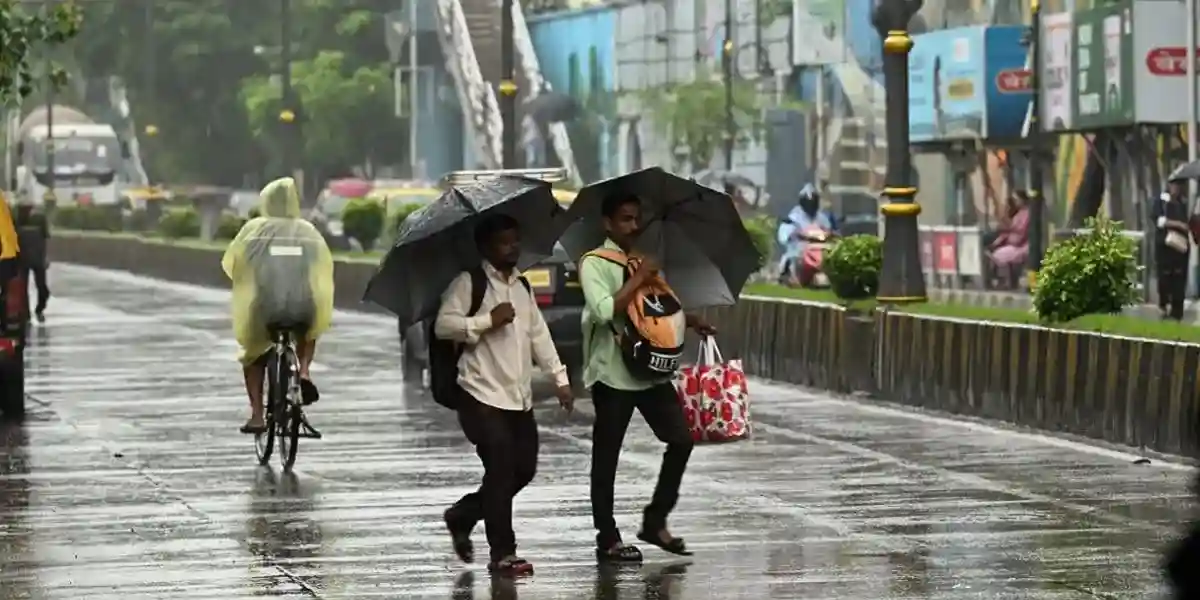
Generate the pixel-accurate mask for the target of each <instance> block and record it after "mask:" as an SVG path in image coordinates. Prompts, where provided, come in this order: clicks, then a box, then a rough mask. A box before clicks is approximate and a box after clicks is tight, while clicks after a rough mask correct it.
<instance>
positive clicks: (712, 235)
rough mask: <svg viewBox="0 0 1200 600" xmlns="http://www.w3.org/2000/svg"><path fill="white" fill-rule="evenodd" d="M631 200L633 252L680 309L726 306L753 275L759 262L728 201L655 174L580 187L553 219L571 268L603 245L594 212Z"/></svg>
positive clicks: (655, 170) (691, 184) (660, 172)
mask: <svg viewBox="0 0 1200 600" xmlns="http://www.w3.org/2000/svg"><path fill="white" fill-rule="evenodd" d="M610 196H635V197H637V198H638V199H639V200H640V201H641V205H642V223H643V229H642V234H641V236H639V238H638V242H637V247H636V248H635V250H636V251H638V252H643V253H645V254H648V255H651V256H654V257H656V258H657V259H658V260H659V262H660V264H661V265H662V269H663V274H664V275H665V276H666V278H667V281H668V282H670V284H671V287H672V288H674V290H675V293H676V294H678V295H679V299H680V301H681V302H682V303H683V305H684V306H685V307H687V308H688V309H696V308H703V307H706V306H728V305H731V304H733V303H735V302H737V298H738V295H739V294H740V293H741V291H742V287H743V286H745V285H746V280H747V279H749V278H750V275H751V274H753V273H754V272H755V271H757V270H758V268H759V261H760V256H759V253H758V250H757V249H756V248H755V247H754V242H753V241H751V239H750V234H748V233H747V232H746V228H745V227H744V226H743V225H742V220H741V218H740V217H739V216H738V212H737V208H735V207H734V204H733V200H732V199H730V197H729V196H728V195H726V194H724V193H722V192H718V191H716V190H713V189H710V188H707V187H705V186H703V185H700V184H699V183H697V182H695V181H690V180H687V179H683V178H682V177H678V176H676V175H672V174H670V173H667V172H666V171H663V170H662V169H660V168H658V167H651V168H649V169H643V170H641V171H635V172H633V173H630V174H628V175H622V176H621V177H615V178H613V179H608V180H605V181H601V182H599V183H594V184H592V185H589V186H585V187H584V188H583V189H582V190H580V191H579V196H577V197H576V198H575V202H574V203H573V204H572V205H571V208H570V210H568V211H567V212H566V214H564V215H563V216H562V217H561V220H562V221H565V222H566V224H567V225H568V226H569V227H568V228H567V229H566V233H565V234H564V235H563V238H562V245H563V247H564V248H566V250H567V252H568V253H569V254H570V255H571V258H573V259H574V260H575V261H576V262H578V261H579V259H580V258H581V257H582V256H583V254H585V253H587V252H589V251H591V250H593V249H595V248H596V247H598V246H600V245H601V244H602V243H604V238H605V233H604V222H603V216H602V214H601V205H602V203H603V202H604V199H605V198H608V197H610Z"/></svg>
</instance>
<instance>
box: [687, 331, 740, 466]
mask: <svg viewBox="0 0 1200 600" xmlns="http://www.w3.org/2000/svg"><path fill="white" fill-rule="evenodd" d="M675 395H676V396H677V397H678V398H679V406H680V407H681V408H683V416H684V419H686V420H687V424H688V428H689V429H690V430H691V432H692V440H693V441H695V442H696V443H710V444H716V443H722V442H736V441H738V440H744V439H746V438H748V437H750V393H749V392H748V391H747V389H746V373H745V371H743V370H742V361H741V359H732V360H724V359H723V358H722V357H721V351H720V350H719V349H718V348H717V341H716V339H715V338H713V337H711V336H709V337H705V338H704V339H703V340H701V342H700V356H699V358H698V359H697V360H696V364H694V365H690V366H686V367H683V368H682V369H680V370H679V372H678V373H677V374H676V375H675Z"/></svg>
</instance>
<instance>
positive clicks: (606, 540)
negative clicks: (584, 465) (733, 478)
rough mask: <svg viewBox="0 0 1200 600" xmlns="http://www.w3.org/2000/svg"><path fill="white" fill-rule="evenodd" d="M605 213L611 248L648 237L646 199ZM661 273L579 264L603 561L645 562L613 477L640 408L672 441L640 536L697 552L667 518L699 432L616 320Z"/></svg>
mask: <svg viewBox="0 0 1200 600" xmlns="http://www.w3.org/2000/svg"><path fill="white" fill-rule="evenodd" d="M602 212H603V216H604V229H605V233H606V234H607V237H608V239H607V240H605V242H604V245H603V248H605V249H608V250H615V251H618V252H622V253H629V251H630V249H631V248H632V246H633V243H634V242H635V241H636V240H637V237H638V234H639V233H640V232H641V202H640V201H639V200H638V198H637V197H634V196H625V197H610V198H606V199H605V200H604V203H603V206H602ZM657 272H658V265H657V264H656V263H655V262H654V261H653V260H652V259H650V258H649V257H644V258H643V260H642V263H641V267H640V268H639V269H638V270H637V271H636V272H634V273H633V274H632V275H630V277H629V279H628V280H626V278H625V269H624V268H623V267H621V265H618V264H615V263H613V262H610V261H607V260H604V259H603V258H599V257H585V258H584V259H583V260H582V261H581V262H580V266H579V277H580V282H581V284H582V286H583V295H584V299H585V306H584V311H583V347H584V365H585V366H584V372H583V380H584V385H585V386H586V387H588V388H590V389H591V390H592V402H593V404H594V405H595V408H596V422H595V425H594V429H593V432H592V473H591V495H592V521H593V523H594V525H595V527H596V530H597V534H596V557H597V558H598V559H599V560H601V561H621V562H638V561H641V560H642V553H641V551H640V550H638V548H637V547H636V546H632V545H626V544H624V543H622V541H621V533H620V531H619V530H618V529H617V524H616V521H615V520H614V518H613V480H614V479H615V477H616V473H617V460H618V458H619V457H620V454H621V444H622V442H623V441H624V439H625V430H626V429H628V427H629V421H630V419H631V418H632V417H633V411H634V409H637V410H638V411H639V412H641V413H642V417H643V418H644V419H646V424H647V425H649V426H650V428H651V429H652V430H653V431H654V435H655V436H656V437H658V439H660V440H662V441H663V442H665V443H666V444H667V450H666V452H665V453H664V454H663V462H662V467H661V468H660V470H659V474H658V483H657V485H655V488H654V497H653V498H652V499H651V501H650V504H649V505H647V506H646V509H645V511H644V513H643V517H642V529H641V531H640V532H639V533H638V539H640V540H642V541H644V542H646V543H648V544H652V545H654V546H657V547H659V548H662V549H663V550H666V551H667V552H671V553H674V554H679V555H690V554H691V553H690V552H688V550H687V548H686V546H685V545H684V543H683V539H682V538H677V537H674V536H672V535H671V533H670V531H669V530H668V529H667V516H668V515H669V514H670V512H671V510H672V509H673V508H675V503H676V502H677V501H678V499H679V484H680V482H681V481H682V479H683V473H684V471H685V470H686V469H687V463H688V458H689V457H690V456H691V453H692V436H691V432H690V431H689V430H688V425H687V423H686V422H685V420H684V417H683V411H682V409H681V408H680V406H679V402H678V400H677V399H676V395H675V388H674V386H673V385H672V384H671V381H670V379H661V380H645V379H639V378H637V377H635V376H634V375H633V374H632V373H630V371H629V368H628V367H626V365H625V362H624V358H623V357H622V356H621V349H620V347H619V346H618V344H617V341H616V339H615V337H614V335H613V333H612V328H611V324H612V322H613V319H614V318H616V319H622V318H625V317H624V316H623V315H625V314H626V310H627V309H628V306H629V304H630V302H631V301H632V300H633V298H634V296H635V294H636V293H637V291H638V289H639V288H640V287H642V286H643V285H645V284H646V283H647V281H648V280H649V278H651V277H652V276H654V275H655V274H657ZM687 324H688V327H690V328H692V329H695V330H697V331H698V332H700V333H702V334H706V335H707V334H711V333H713V328H712V327H711V326H709V325H708V324H707V323H705V322H704V321H703V320H701V319H700V318H698V317H696V316H693V315H688V316H687Z"/></svg>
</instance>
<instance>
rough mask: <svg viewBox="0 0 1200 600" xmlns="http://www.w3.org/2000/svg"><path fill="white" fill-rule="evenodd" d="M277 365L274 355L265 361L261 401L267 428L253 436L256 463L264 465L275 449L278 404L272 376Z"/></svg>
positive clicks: (269, 459) (274, 379) (269, 460)
mask: <svg viewBox="0 0 1200 600" xmlns="http://www.w3.org/2000/svg"><path fill="white" fill-rule="evenodd" d="M278 365H279V361H278V360H276V359H275V357H272V358H270V359H269V360H268V361H267V377H266V381H265V382H264V386H265V387H266V391H265V392H264V394H263V402H265V403H266V418H265V422H266V425H267V428H266V430H265V431H263V432H262V433H259V434H256V435H255V436H254V450H255V452H256V453H257V454H258V464H259V465H261V466H264V467H265V466H267V464H268V463H270V462H271V455H272V454H273V453H274V451H275V432H276V430H275V415H276V414H277V412H278V411H276V409H275V407H276V404H278V403H277V401H276V395H277V393H276V389H277V388H278V387H279V386H277V385H276V384H275V381H276V378H275V377H274V373H275V370H276V369H277V368H278Z"/></svg>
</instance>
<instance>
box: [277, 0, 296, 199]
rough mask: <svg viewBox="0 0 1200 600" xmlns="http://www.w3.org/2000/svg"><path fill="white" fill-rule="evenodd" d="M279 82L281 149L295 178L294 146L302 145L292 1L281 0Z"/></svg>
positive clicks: (286, 164)
mask: <svg viewBox="0 0 1200 600" xmlns="http://www.w3.org/2000/svg"><path fill="white" fill-rule="evenodd" d="M279 65H280V66H279V69H280V73H279V81H280V87H281V88H282V90H281V92H280V96H281V97H282V99H283V102H282V104H283V108H282V110H280V111H279V121H280V122H281V124H282V126H283V129H284V130H285V132H286V134H285V135H284V136H283V144H282V147H281V148H280V157H281V160H282V161H283V172H284V173H286V174H288V175H289V176H294V173H293V171H294V170H295V169H296V165H295V157H294V151H293V146H296V145H298V144H299V143H300V140H299V139H297V136H296V128H297V124H296V112H297V111H296V107H295V106H294V104H295V98H294V97H293V96H294V92H293V90H292V1H291V0H280V4H279Z"/></svg>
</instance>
